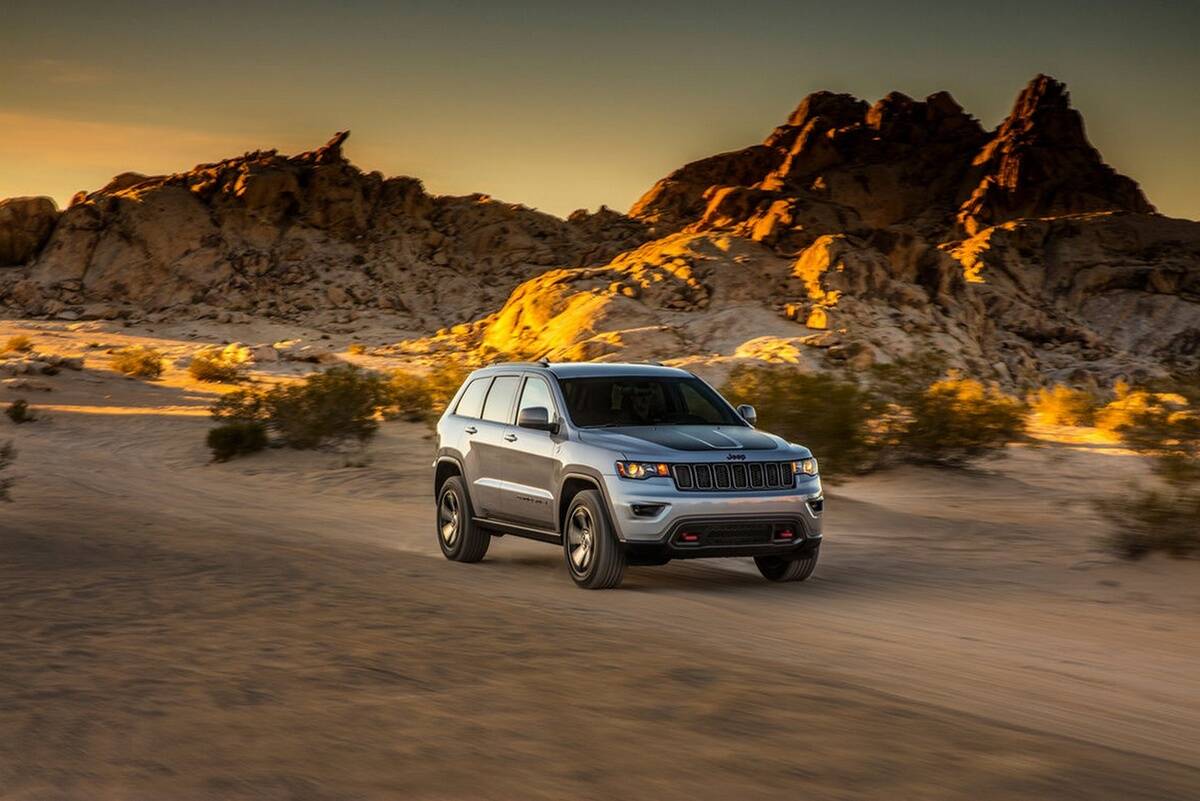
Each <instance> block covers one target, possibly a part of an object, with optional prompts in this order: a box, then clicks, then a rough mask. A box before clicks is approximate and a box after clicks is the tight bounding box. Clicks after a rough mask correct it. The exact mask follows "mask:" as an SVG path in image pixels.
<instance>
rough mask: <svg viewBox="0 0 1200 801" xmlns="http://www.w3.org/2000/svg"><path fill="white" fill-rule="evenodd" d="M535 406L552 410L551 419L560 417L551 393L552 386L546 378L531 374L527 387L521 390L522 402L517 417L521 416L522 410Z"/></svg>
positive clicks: (526, 380)
mask: <svg viewBox="0 0 1200 801" xmlns="http://www.w3.org/2000/svg"><path fill="white" fill-rule="evenodd" d="M534 406H541V407H542V408H543V409H545V410H546V411H548V412H550V420H551V421H553V420H556V419H557V418H558V415H557V414H555V413H554V400H553V398H552V397H551V395H550V387H549V386H548V385H547V384H546V382H545V380H544V379H541V378H538V377H536V376H530V377H529V378H527V379H525V387H524V389H522V390H521V403H520V404H519V405H518V406H517V419H520V418H521V412H522V411H524V410H525V409H529V408H531V407H534Z"/></svg>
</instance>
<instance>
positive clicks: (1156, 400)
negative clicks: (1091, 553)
mask: <svg viewBox="0 0 1200 801" xmlns="http://www.w3.org/2000/svg"><path fill="white" fill-rule="evenodd" d="M1110 407H1112V408H1110ZM1104 413H1105V420H1104V422H1105V425H1106V426H1109V427H1110V429H1111V430H1112V431H1114V432H1115V433H1116V435H1117V436H1119V437H1120V438H1121V441H1122V442H1123V443H1124V444H1125V445H1126V446H1128V447H1129V448H1131V449H1133V450H1135V451H1137V452H1138V453H1141V454H1145V455H1146V456H1149V457H1150V458H1151V467H1152V469H1153V471H1154V473H1155V475H1156V476H1158V478H1159V479H1161V480H1162V482H1163V485H1164V487H1163V488H1162V489H1146V488H1144V487H1137V488H1135V489H1134V490H1132V491H1127V492H1125V493H1124V494H1123V495H1122V496H1121V497H1119V498H1114V499H1106V500H1102V501H1100V503H1099V505H1100V508H1101V510H1102V511H1104V512H1107V513H1108V514H1109V516H1110V519H1112V520H1113V522H1114V525H1116V526H1117V527H1118V529H1117V532H1116V533H1115V534H1113V535H1112V536H1111V537H1110V539H1109V543H1108V544H1109V546H1110V547H1111V548H1112V549H1113V550H1115V551H1116V552H1117V553H1118V554H1120V555H1122V556H1127V557H1131V558H1137V557H1140V556H1144V555H1145V554H1148V553H1150V552H1151V551H1165V552H1166V553H1168V554H1171V555H1174V556H1186V555H1188V554H1190V553H1193V552H1195V551H1197V550H1200V391H1197V389H1196V388H1195V387H1189V386H1183V385H1178V386H1165V387H1156V388H1153V389H1149V390H1133V389H1130V388H1128V387H1119V388H1118V393H1117V398H1116V400H1114V401H1113V403H1111V404H1109V406H1108V407H1105V410H1104Z"/></svg>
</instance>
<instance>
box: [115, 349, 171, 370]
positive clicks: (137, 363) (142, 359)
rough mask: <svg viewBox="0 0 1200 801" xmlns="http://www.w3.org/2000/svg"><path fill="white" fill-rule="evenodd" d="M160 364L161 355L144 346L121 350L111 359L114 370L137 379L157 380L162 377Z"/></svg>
mask: <svg viewBox="0 0 1200 801" xmlns="http://www.w3.org/2000/svg"><path fill="white" fill-rule="evenodd" d="M162 363H163V355H162V354H161V353H159V352H158V351H157V350H155V349H154V348H149V347H146V346H144V345H131V346H130V347H128V348H122V349H121V350H118V351H117V352H115V353H114V354H113V357H112V366H113V369H114V370H116V371H117V372H120V373H124V374H125V375H129V376H135V377H137V378H158V377H159V376H161V375H162V371H163V365H162Z"/></svg>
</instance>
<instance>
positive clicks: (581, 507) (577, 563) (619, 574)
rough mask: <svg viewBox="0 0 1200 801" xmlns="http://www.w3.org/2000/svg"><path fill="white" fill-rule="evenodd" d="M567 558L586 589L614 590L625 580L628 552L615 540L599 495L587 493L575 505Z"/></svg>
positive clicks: (571, 512) (566, 529) (570, 515)
mask: <svg viewBox="0 0 1200 801" xmlns="http://www.w3.org/2000/svg"><path fill="white" fill-rule="evenodd" d="M563 556H564V558H565V559H566V561H567V570H569V571H570V573H571V578H572V579H574V580H575V583H576V584H578V585H579V586H580V587H583V588H584V589H588V590H606V589H610V588H612V587H616V586H617V585H619V584H620V583H621V579H622V578H624V577H625V552H624V551H622V550H621V546H620V544H619V543H618V542H617V538H616V537H614V536H613V533H612V529H611V527H610V526H609V524H608V516H607V515H606V514H605V513H604V505H603V500H602V499H601V497H600V493H599V492H597V491H595V490H584V491H583V492H580V493H579V494H578V495H576V496H575V498H574V499H573V500H572V501H571V508H570V509H568V510H567V520H566V526H564V531H563Z"/></svg>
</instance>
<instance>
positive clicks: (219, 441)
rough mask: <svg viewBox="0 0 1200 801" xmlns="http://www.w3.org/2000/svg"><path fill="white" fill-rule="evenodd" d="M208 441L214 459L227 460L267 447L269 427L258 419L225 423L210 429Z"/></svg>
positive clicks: (218, 460)
mask: <svg viewBox="0 0 1200 801" xmlns="http://www.w3.org/2000/svg"><path fill="white" fill-rule="evenodd" d="M206 442H207V444H208V447H209V449H210V450H211V451H212V454H213V460H214V461H217V462H227V461H229V460H230V459H232V458H233V457H235V456H245V455H246V454H250V453H257V452H258V451H261V450H262V449H263V448H265V447H267V427H266V425H265V424H264V423H261V422H259V421H257V420H252V421H235V422H231V423H225V424H224V425H219V426H217V427H216V428H214V429H212V430H210V431H209V432H208V438H207V440H206Z"/></svg>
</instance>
